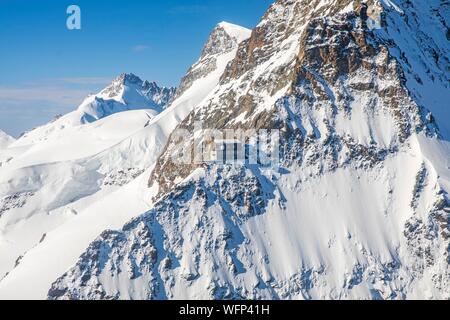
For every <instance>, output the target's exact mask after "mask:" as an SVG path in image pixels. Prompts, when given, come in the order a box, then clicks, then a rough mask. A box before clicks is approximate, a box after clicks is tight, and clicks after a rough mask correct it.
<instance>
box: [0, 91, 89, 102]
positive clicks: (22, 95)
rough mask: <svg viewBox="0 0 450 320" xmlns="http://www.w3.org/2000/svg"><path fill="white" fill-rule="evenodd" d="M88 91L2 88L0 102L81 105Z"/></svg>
mask: <svg viewBox="0 0 450 320" xmlns="http://www.w3.org/2000/svg"><path fill="white" fill-rule="evenodd" d="M86 95H87V92H86V90H81V89H70V88H63V87H51V86H50V87H47V86H42V87H22V88H17V87H4V86H0V101H1V102H3V103H5V102H8V103H25V102H27V103H29V102H33V101H40V102H43V101H48V102H52V103H57V104H60V105H62V106H67V105H74V106H75V105H76V104H80V103H81V102H82V100H83V98H84V97H86Z"/></svg>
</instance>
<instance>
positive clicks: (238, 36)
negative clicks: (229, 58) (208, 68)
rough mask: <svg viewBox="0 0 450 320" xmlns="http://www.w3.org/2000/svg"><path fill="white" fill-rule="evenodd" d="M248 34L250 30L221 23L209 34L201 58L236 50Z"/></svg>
mask: <svg viewBox="0 0 450 320" xmlns="http://www.w3.org/2000/svg"><path fill="white" fill-rule="evenodd" d="M250 34H251V30H249V29H247V28H244V27H241V26H238V25H235V24H231V23H228V22H221V23H219V24H218V25H217V26H216V27H215V28H214V29H213V31H212V32H211V34H210V36H209V39H208V41H207V42H206V44H205V46H204V48H203V52H202V57H201V58H202V59H204V58H205V57H207V56H210V55H215V54H218V53H224V52H229V51H231V50H233V49H234V48H236V47H237V46H238V44H239V43H240V42H242V41H244V40H245V39H247V38H248V37H249V36H250Z"/></svg>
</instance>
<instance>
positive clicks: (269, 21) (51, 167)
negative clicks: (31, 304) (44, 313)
mask: <svg viewBox="0 0 450 320" xmlns="http://www.w3.org/2000/svg"><path fill="white" fill-rule="evenodd" d="M419 2H420V1H415V2H414V3H412V2H410V1H402V0H389V1H387V0H364V1H360V2H355V1H351V0H314V1H309V0H278V1H276V2H275V3H274V4H273V5H272V6H271V7H270V8H269V10H268V12H267V13H266V14H265V15H264V17H263V18H262V20H261V22H260V23H259V24H258V25H257V26H256V28H255V29H254V30H253V31H250V30H247V29H245V28H242V27H239V26H236V25H233V24H230V23H226V22H222V23H219V24H218V25H217V26H216V28H214V30H213V31H212V33H211V35H210V37H209V39H208V41H207V42H206V44H205V46H204V48H203V51H202V54H201V56H200V58H199V60H198V61H197V62H196V63H195V64H194V65H193V66H192V67H191V68H190V69H189V70H188V72H187V73H186V75H185V77H183V79H182V80H181V83H180V86H179V87H178V88H177V90H176V91H175V90H174V89H170V88H159V87H158V86H157V85H156V84H155V83H149V82H146V81H142V80H141V79H139V78H138V77H137V76H135V75H131V74H124V75H121V76H120V77H119V78H117V79H116V80H115V81H114V82H113V83H112V84H111V85H110V86H108V87H107V88H105V89H104V90H102V91H101V92H100V93H98V94H97V95H93V96H89V97H88V98H86V100H85V101H84V102H83V103H82V104H81V105H80V107H79V108H78V109H77V110H75V111H74V112H72V113H69V114H67V115H64V116H62V117H59V118H58V119H56V120H55V121H53V122H51V123H49V124H47V125H45V126H42V127H39V128H36V129H34V130H31V131H30V132H27V133H25V134H24V135H23V136H22V137H20V138H19V139H17V140H15V141H14V140H13V139H12V138H9V137H8V136H6V135H5V134H3V133H2V132H0V256H1V257H2V259H1V261H0V299H392V300H395V299H442V300H448V299H450V256H449V255H450V224H449V223H450V196H449V192H450V140H449V139H450V127H449V123H450V121H449V120H450V114H449V108H448V101H450V95H449V94H450V90H449V89H450V85H449V84H450V73H449V70H448V65H449V55H448V53H449V52H450V46H449V42H448V23H449V21H448V10H449V7H448V4H447V3H444V2H442V1H439V0H431V1H427V2H420V3H419ZM369 9H376V10H377V11H379V12H382V13H383V14H382V15H380V17H381V18H380V19H382V20H381V21H379V22H380V28H375V29H372V28H371V27H370V26H368V23H369V22H373V17H372V16H370V14H371V13H370V12H372V11H371V10H369ZM446 32H447V33H446ZM199 120H201V122H202V124H203V125H204V127H202V128H197V127H196V123H197V122H198V121H199ZM186 128H187V129H188V130H187V131H185V132H187V134H186V136H183V137H182V139H179V137H178V139H176V137H174V136H175V135H173V133H174V130H175V129H186ZM206 129H218V130H227V129H242V130H252V129H255V130H260V129H272V130H273V129H277V130H279V132H280V141H279V142H280V146H281V149H280V163H277V166H276V170H275V169H274V170H270V169H268V168H264V167H263V166H262V165H260V164H242V163H233V164H220V163H215V162H210V163H191V164H182V163H177V162H175V161H173V156H174V155H176V153H182V152H186V150H192V148H193V147H194V146H196V144H198V143H199V141H200V144H201V145H202V146H208V145H209V144H211V143H212V142H211V140H209V138H208V137H207V136H206V135H205V132H206ZM235 139H239V138H238V137H235ZM180 140H181V141H180ZM241 143H242V144H251V143H252V142H251V141H247V140H246V141H241Z"/></svg>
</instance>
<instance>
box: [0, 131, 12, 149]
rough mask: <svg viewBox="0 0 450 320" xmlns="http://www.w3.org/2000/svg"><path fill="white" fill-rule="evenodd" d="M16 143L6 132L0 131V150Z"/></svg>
mask: <svg viewBox="0 0 450 320" xmlns="http://www.w3.org/2000/svg"><path fill="white" fill-rule="evenodd" d="M13 142H14V138H13V137H11V136H10V135H8V134H7V133H6V132H3V131H2V130H0V149H4V148H6V147H7V146H9V145H10V144H11V143H13Z"/></svg>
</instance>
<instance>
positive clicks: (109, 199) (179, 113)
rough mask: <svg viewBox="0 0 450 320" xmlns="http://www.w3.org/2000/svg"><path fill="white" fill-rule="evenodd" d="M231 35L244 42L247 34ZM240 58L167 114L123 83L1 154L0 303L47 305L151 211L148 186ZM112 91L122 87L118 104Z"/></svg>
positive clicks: (219, 66) (225, 57) (199, 83)
mask: <svg viewBox="0 0 450 320" xmlns="http://www.w3.org/2000/svg"><path fill="white" fill-rule="evenodd" d="M226 27H227V30H228V29H229V30H230V32H231V33H232V35H233V36H234V37H235V38H236V39H239V40H241V39H244V38H245V37H244V36H243V34H245V31H246V30H247V29H245V28H239V27H238V26H235V25H231V24H226ZM236 47H237V45H236ZM235 53H236V50H233V51H231V52H228V53H225V54H217V55H215V57H214V58H215V59H216V61H217V62H216V68H215V70H213V71H212V72H210V73H209V74H206V75H205V76H203V77H201V78H200V79H198V80H196V81H195V82H194V83H193V85H192V86H191V87H190V88H189V89H188V90H186V92H184V93H183V94H182V95H181V96H179V97H178V98H177V99H176V100H174V101H173V102H172V103H171V104H170V105H169V106H168V107H167V108H166V109H165V110H162V109H161V108H159V109H158V108H157V107H154V103H153V102H152V101H150V100H149V99H148V98H147V97H145V96H143V95H142V94H141V92H140V90H138V89H139V88H140V87H141V83H139V84H138V86H137V87H136V86H135V85H133V84H131V85H123V83H122V80H121V79H120V78H121V77H123V76H121V77H119V78H118V79H117V80H116V81H115V82H114V83H113V84H112V85H111V86H110V87H108V88H106V89H105V90H103V91H102V92H100V93H99V94H98V95H96V96H91V97H88V98H87V99H86V100H85V101H84V102H83V103H82V104H81V106H80V107H79V108H78V109H77V110H76V111H74V112H72V113H69V114H67V115H65V116H62V117H61V118H59V119H57V120H56V121H54V122H52V123H50V124H48V125H45V126H43V127H40V128H37V129H35V130H33V131H30V132H28V133H27V134H26V135H24V136H23V137H21V138H20V139H18V140H17V141H16V142H15V143H12V144H9V145H8V148H6V149H2V150H0V162H2V161H4V163H5V164H4V165H3V166H0V212H2V209H3V212H2V213H0V256H1V257H2V259H1V262H0V279H1V280H0V299H14V298H20V299H45V298H46V295H47V292H48V289H49V288H50V285H51V283H52V282H53V281H54V280H55V279H56V278H57V277H58V276H59V275H60V274H61V273H63V272H64V271H65V270H67V269H68V268H69V267H70V266H71V265H73V264H74V263H75V262H76V260H77V258H78V256H79V255H80V254H81V253H82V252H83V251H84V250H85V249H86V248H87V246H88V245H89V243H90V242H91V241H93V240H94V239H95V237H97V236H98V235H99V234H100V233H101V232H102V231H103V230H105V229H111V228H112V229H117V228H119V227H120V226H122V225H123V224H124V223H125V222H127V221H128V220H130V219H131V218H133V217H135V216H137V215H139V214H142V213H143V212H146V211H147V210H149V209H150V208H151V206H152V203H151V198H152V192H153V191H152V190H150V189H148V188H147V187H146V185H147V180H148V176H149V174H150V172H151V169H152V168H153V165H154V163H155V161H156V159H157V157H158V155H159V154H160V153H161V151H162V149H163V148H164V146H165V143H166V140H167V138H168V136H169V135H170V134H171V133H172V131H173V130H174V129H175V127H176V126H177V124H178V123H179V122H181V121H182V120H183V119H184V118H185V117H186V116H187V115H188V114H189V113H190V111H191V110H192V109H193V108H194V107H196V106H197V105H199V104H200V103H201V102H202V101H203V100H204V99H205V98H207V97H208V96H209V95H210V94H211V92H212V90H213V89H214V88H215V87H216V85H217V83H218V82H219V78H220V76H221V75H222V73H223V71H224V69H225V67H226V65H227V64H228V62H229V61H230V60H231V59H232V58H233V57H234V56H235ZM199 63H201V61H200V62H199ZM125 76H127V75H125ZM111 87H112V88H115V87H116V88H118V90H117V92H116V91H114V92H116V93H115V94H113V95H112V96H110V93H109V92H110V91H111ZM105 99H110V101H109V102H108V105H109V104H111V106H112V108H110V109H106V111H108V112H106V113H105V112H103V111H105V108H104V101H106V100H105ZM150 107H152V108H150ZM134 109H138V110H134ZM12 196H15V198H12ZM124 197H125V198H126V199H127V200H124V199H125V198H124ZM16 198H17V199H16ZM11 206H13V207H12V208H11Z"/></svg>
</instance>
